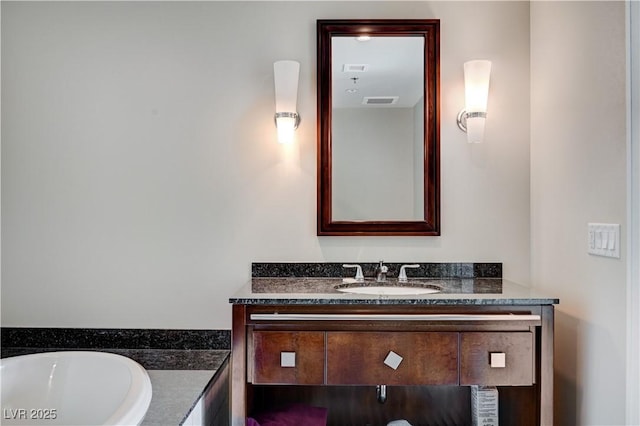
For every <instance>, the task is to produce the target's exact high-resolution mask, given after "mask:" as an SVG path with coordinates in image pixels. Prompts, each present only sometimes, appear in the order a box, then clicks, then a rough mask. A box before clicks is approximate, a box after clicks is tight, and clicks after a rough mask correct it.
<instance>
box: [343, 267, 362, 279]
mask: <svg viewBox="0 0 640 426" xmlns="http://www.w3.org/2000/svg"><path fill="white" fill-rule="evenodd" d="M342 267H343V268H356V281H357V282H359V283H361V282H363V281H364V274H363V273H362V266H360V265H355V264H350V263H345V264H344V265H342Z"/></svg>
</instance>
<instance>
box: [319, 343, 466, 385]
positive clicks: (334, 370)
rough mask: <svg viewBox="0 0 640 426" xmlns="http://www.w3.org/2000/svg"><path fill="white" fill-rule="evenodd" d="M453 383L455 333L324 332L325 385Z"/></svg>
mask: <svg viewBox="0 0 640 426" xmlns="http://www.w3.org/2000/svg"><path fill="white" fill-rule="evenodd" d="M394 354H395V355H394ZM385 361H386V363H385ZM394 367H395V369H394ZM457 383H458V333H453V332H452V333H440V332H433V333H431V332H429V333H427V332H327V384H329V385H342V384H344V385H383V384H384V385H454V384H457Z"/></svg>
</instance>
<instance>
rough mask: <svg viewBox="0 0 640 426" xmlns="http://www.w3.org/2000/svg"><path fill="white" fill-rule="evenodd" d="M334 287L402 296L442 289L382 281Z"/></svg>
mask: <svg viewBox="0 0 640 426" xmlns="http://www.w3.org/2000/svg"><path fill="white" fill-rule="evenodd" d="M335 289H336V290H338V291H341V292H343V293H356V294H376V295H389V296H402V295H412V294H431V293H439V292H440V291H441V290H442V289H441V288H440V287H438V286H435V285H429V284H408V283H405V284H401V283H398V284H386V285H385V284H382V283H375V284H374V283H371V284H366V283H351V284H340V285H337V286H335Z"/></svg>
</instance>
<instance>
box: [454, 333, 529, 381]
mask: <svg viewBox="0 0 640 426" xmlns="http://www.w3.org/2000/svg"><path fill="white" fill-rule="evenodd" d="M533 357H534V351H533V333H530V332H477V333H473V332H468V333H461V335H460V384H461V385H487V386H506V385H515V386H527V385H531V384H533V371H534V367H533V366H534V361H533V360H534V358H533Z"/></svg>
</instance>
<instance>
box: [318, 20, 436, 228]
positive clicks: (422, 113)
mask: <svg viewBox="0 0 640 426" xmlns="http://www.w3.org/2000/svg"><path fill="white" fill-rule="evenodd" d="M439 25H440V23H439V20H422V19H421V20H416V19H412V20H319V21H318V22H317V36H318V235H440V206H439V202H440V182H439V175H440V155H439V151H440V113H439V109H440V108H439V80H440V75H439V28H440V27H439Z"/></svg>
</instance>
